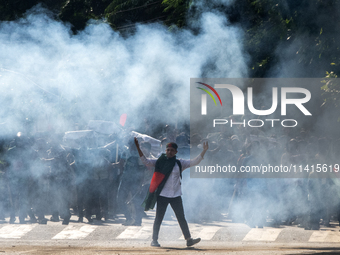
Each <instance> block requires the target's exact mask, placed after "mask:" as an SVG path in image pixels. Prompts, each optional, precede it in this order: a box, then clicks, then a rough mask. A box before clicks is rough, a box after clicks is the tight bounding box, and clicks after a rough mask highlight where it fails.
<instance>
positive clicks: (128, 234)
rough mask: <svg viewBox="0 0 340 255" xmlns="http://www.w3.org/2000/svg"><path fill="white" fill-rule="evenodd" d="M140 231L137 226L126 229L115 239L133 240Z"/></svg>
mask: <svg viewBox="0 0 340 255" xmlns="http://www.w3.org/2000/svg"><path fill="white" fill-rule="evenodd" d="M140 230H141V227H138V226H129V227H127V228H126V229H125V230H124V231H123V232H122V233H120V235H119V236H117V237H116V239H133V238H134V236H135V235H136V234H137V233H138V232H139V231H140Z"/></svg>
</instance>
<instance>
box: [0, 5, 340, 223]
mask: <svg viewBox="0 0 340 255" xmlns="http://www.w3.org/2000/svg"><path fill="white" fill-rule="evenodd" d="M209 2H214V3H217V2H218V3H219V6H224V5H228V3H230V2H233V1H227V0H225V1H218V0H214V1H209ZM196 4H197V6H196V7H197V8H200V9H202V10H203V9H206V8H207V6H206V5H200V2H198V3H196ZM208 7H209V6H208ZM207 9H209V8H207ZM189 23H190V22H189ZM190 25H191V26H192V28H193V29H192V30H190V29H187V30H186V29H183V30H176V31H169V30H168V29H167V28H166V27H164V26H162V25H161V24H147V25H137V27H136V31H135V33H134V34H131V35H130V36H127V37H122V36H121V35H120V34H119V33H118V32H115V31H113V30H112V29H111V28H110V27H109V25H107V24H105V23H104V22H103V23H100V24H98V23H89V24H88V26H87V27H86V29H85V30H84V31H81V32H79V33H78V34H76V35H73V34H72V33H71V29H70V25H68V24H63V23H61V22H59V21H56V20H54V19H53V15H52V14H51V13H50V12H49V11H47V10H46V9H44V8H41V7H40V6H37V7H34V8H33V9H32V10H30V11H28V12H27V14H26V16H25V17H24V18H22V19H19V20H17V21H13V22H1V23H0V45H1V49H0V60H1V61H0V102H1V108H0V136H1V144H0V145H1V146H0V150H1V154H0V155H1V158H0V162H1V165H0V167H1V168H0V170H1V171H3V169H6V171H7V172H6V173H8V174H7V176H6V178H8V179H1V180H5V181H6V182H8V184H9V185H8V187H6V188H5V190H7V191H6V192H7V193H8V194H7V193H6V194H7V195H8V196H7V197H6V198H5V199H4V198H3V197H0V217H1V216H2V215H1V212H2V211H3V210H2V208H4V211H5V212H6V213H8V214H6V216H8V215H9V214H10V215H11V221H12V216H13V215H15V216H19V218H20V221H22V220H24V219H25V216H26V215H27V214H29V216H30V218H31V219H33V218H34V215H32V213H38V214H39V213H40V214H39V215H36V216H37V217H38V218H39V219H40V220H41V222H42V223H43V222H44V215H43V214H44V213H51V212H55V211H58V212H59V214H60V215H63V217H64V219H67V218H68V216H69V215H68V209H69V208H68V206H72V205H73V206H74V205H76V204H77V203H78V202H79V201H76V200H77V199H76V197H77V196H75V195H74V194H78V199H80V200H81V201H80V202H79V203H83V205H84V203H85V202H84V201H85V200H86V199H88V198H89V196H90V197H91V199H92V200H91V201H92V202H93V203H92V204H91V206H92V207H93V208H98V206H97V204H96V203H97V202H98V201H99V199H97V200H96V199H93V197H92V195H93V194H95V197H96V198H98V197H100V198H101V199H102V198H103V196H105V192H106V191H107V190H108V189H109V188H108V187H114V190H112V189H111V190H110V192H111V193H110V194H109V196H110V197H109V198H108V201H109V205H107V204H106V206H107V207H109V208H111V210H112V211H111V212H113V213H119V212H121V211H119V210H122V207H120V206H124V205H126V204H127V203H128V204H131V203H135V204H136V202H135V200H134V199H137V196H136V194H138V193H137V192H139V191H140V190H141V189H139V188H137V189H136V191H135V192H134V193H132V192H131V190H129V189H128V190H127V191H126V193H125V194H124V195H126V194H127V193H128V192H130V193H129V194H128V195H126V197H125V198H126V199H125V201H123V203H122V204H119V201H118V202H117V201H116V202H117V204H119V205H117V204H116V202H112V201H113V200H114V198H115V197H117V192H118V186H119V181H120V180H121V179H119V178H120V177H121V176H122V169H120V168H119V162H122V161H121V160H122V159H124V158H125V159H126V158H128V157H129V156H131V157H136V156H138V155H137V151H136V150H135V147H134V143H133V141H131V139H130V138H131V137H130V136H129V135H130V134H131V132H130V131H136V132H137V133H138V134H140V136H139V137H140V143H141V147H142V150H144V151H145V154H146V153H150V150H154V147H155V146H154V145H155V144H161V146H164V144H166V142H170V141H176V142H177V144H178V157H180V158H189V156H190V154H192V155H194V156H197V155H198V154H199V153H200V152H201V151H202V142H203V141H206V140H208V141H209V147H210V149H209V151H208V152H207V153H206V155H205V159H204V161H203V162H204V164H206V165H209V166H210V167H203V166H202V165H201V166H199V167H198V168H194V169H191V171H192V170H194V171H195V170H196V171H201V173H203V174H204V177H209V178H207V179H204V178H201V179H200V178H189V177H190V176H189V175H190V171H188V170H187V171H184V173H183V180H182V187H183V194H184V196H183V200H184V204H185V207H186V216H187V218H188V220H189V221H190V222H202V221H211V220H218V219H221V217H222V216H223V213H227V214H228V217H231V218H232V219H233V220H235V221H238V222H247V223H253V222H252V221H253V220H262V221H263V218H262V217H263V216H268V218H270V219H272V220H273V222H275V223H277V224H281V223H283V222H286V223H288V224H289V223H291V222H293V221H294V220H295V221H297V219H299V220H301V219H304V218H305V219H306V218H308V217H307V216H306V215H310V210H311V209H310V208H311V207H312V208H314V209H315V210H319V209H320V210H321V209H324V208H321V206H320V204H318V201H322V204H327V205H328V206H330V208H331V209H335V207H337V206H338V205H339V202H338V201H340V199H337V197H338V195H339V194H340V190H339V182H338V179H336V178H333V179H332V180H330V179H327V181H325V182H321V181H320V180H319V179H317V178H313V176H314V175H315V174H314V173H318V172H320V171H321V172H324V173H326V174H330V176H331V177H334V175H336V174H337V172H338V171H339V163H340V162H339V161H338V160H339V159H338V158H339V157H338V151H339V149H340V148H339V144H340V143H339V130H340V128H339V125H338V122H337V119H336V118H335V117H336V116H338V114H337V113H336V110H334V109H333V110H332V109H327V111H324V110H320V105H321V103H322V100H321V98H320V97H315V95H320V86H296V87H301V88H305V89H307V90H308V91H310V94H311V99H310V100H307V99H308V95H307V94H306V93H305V96H303V97H301V98H299V99H300V101H301V102H304V100H305V101H308V103H306V105H305V109H307V110H308V112H310V113H311V114H312V117H311V118H309V119H308V116H305V115H307V114H303V113H302V112H301V109H299V108H298V107H295V108H289V110H287V117H284V119H282V118H281V116H277V115H276V113H279V115H281V110H282V109H281V105H280V103H278V102H276V103H277V104H276V103H275V102H272V101H271V100H267V99H268V98H270V99H271V98H277V99H278V101H279V100H280V99H279V95H278V94H276V92H275V91H276V90H275V89H273V87H277V88H279V87H281V86H278V85H276V84H272V83H270V82H268V83H265V84H262V85H261V86H256V84H255V85H253V86H247V85H246V84H245V83H243V82H242V80H239V81H241V82H240V83H238V84H236V83H230V84H234V85H237V87H238V88H239V89H240V90H241V91H242V93H243V92H245V91H246V89H247V87H253V91H251V93H252V96H251V97H250V98H251V99H252V100H253V101H252V102H251V104H249V105H250V106H251V107H253V113H261V112H262V113H263V112H264V111H266V110H270V112H271V111H273V110H274V108H275V106H277V107H276V108H275V111H273V116H268V118H263V116H261V114H256V116H254V115H251V114H247V110H248V109H247V108H245V111H244V115H238V113H237V112H236V113H237V114H235V115H233V112H232V111H224V110H221V109H222V108H219V107H220V106H219V105H218V103H219V101H217V100H216V105H215V104H214V103H213V102H212V100H209V97H208V96H206V97H205V100H206V106H205V109H203V110H205V111H206V113H207V115H209V111H210V109H213V108H214V107H215V108H214V109H215V110H217V111H219V113H218V114H217V115H216V117H215V121H214V122H213V121H211V122H208V121H206V122H201V121H200V119H190V117H191V114H190V110H191V108H193V109H195V110H197V111H198V114H197V115H198V116H200V117H201V116H202V115H201V112H202V104H201V99H202V98H203V97H201V96H202V93H204V92H203V90H198V89H196V87H197V86H196V85H197V84H196V85H195V90H196V92H195V93H197V95H198V97H196V96H195V100H194V102H192V100H193V97H191V98H189V95H190V94H191V93H190V89H191V87H192V86H191V85H192V84H190V78H193V77H209V78H214V77H216V78H220V77H232V78H243V77H247V76H248V74H247V71H246V70H247V69H248V66H247V59H248V58H249V56H248V55H247V54H246V53H245V52H244V51H243V46H242V41H243V39H244V32H243V31H242V30H241V29H240V28H239V27H236V26H232V25H231V24H230V23H229V22H228V20H227V18H226V17H225V16H224V15H221V14H219V12H218V11H214V10H213V9H210V10H209V11H208V12H203V14H202V15H201V16H200V17H199V18H198V19H196V20H194V21H193V22H191V23H190ZM192 31H195V33H194V32H192ZM287 50H289V49H287ZM295 52H296V51H294V54H295ZM282 54H285V53H282ZM277 55H278V56H281V57H280V58H279V60H280V61H281V62H280V63H279V64H278V65H277V66H274V67H273V71H272V73H273V76H274V75H275V77H289V73H290V71H294V74H296V73H297V72H298V71H296V70H294V65H293V64H292V61H289V65H287V62H286V59H285V58H284V57H282V55H281V49H278V53H277ZM283 67H284V68H283ZM281 68H283V69H284V70H283V71H284V72H283V73H280V70H281ZM303 71H304V70H301V72H303ZM295 76H298V75H295ZM199 81H200V82H202V83H206V84H209V82H208V80H207V79H201V80H199ZM213 84H225V83H221V82H214V83H213ZM210 85H212V84H210ZM204 89H206V88H204ZM225 90H226V89H225ZM226 91H227V90H226ZM273 91H274V92H273ZM279 91H280V90H278V91H277V93H279ZM198 92H199V94H198ZM273 95H274V96H273ZM191 96H192V94H191ZM212 96H214V95H213V94H212ZM305 98H306V99H305ZM286 99H287V98H286ZM190 101H191V102H190ZM221 101H222V102H223V107H224V106H229V107H230V109H232V108H231V105H232V103H233V102H232V97H231V95H225V98H222V100H221ZM264 102H265V103H264ZM221 105H222V103H221ZM303 105H304V104H303ZM262 107H263V108H262ZM272 107H273V108H272ZM288 107H289V105H288V106H287V109H288ZM203 108H204V107H203ZM271 109H272V110H271ZM236 110H240V108H239V109H235V111H236ZM274 112H275V113H274ZM305 113H306V112H305ZM123 114H124V115H123ZM288 115H289V116H288ZM121 116H124V117H123V119H124V121H123V122H121V123H120V120H121ZM301 116H302V117H306V118H307V119H304V118H302V117H301ZM189 119H190V124H191V134H190V145H189V143H188V140H189V137H188V133H187V132H186V131H187V130H188V128H187V127H188V124H189ZM285 120H286V121H285ZM289 120H290V122H289ZM294 121H296V122H294ZM122 123H124V124H122ZM169 123H170V124H171V125H168V126H166V128H164V130H162V131H159V130H157V127H159V125H163V124H164V125H165V124H169ZM231 123H234V124H235V123H238V124H236V125H234V124H233V125H230V124H231ZM213 124H215V127H213ZM295 124H296V125H295ZM288 125H289V126H291V127H285V126H288ZM240 126H241V127H242V128H240ZM213 128H215V129H213ZM89 129H90V130H89ZM103 130H105V131H103ZM111 130H112V134H111V135H109V134H108V132H111ZM182 131H183V132H184V134H183V133H181V132H182ZM18 132H21V135H20V136H19V135H18V136H17V133H18ZM185 132H186V133H185ZM135 134H136V133H135ZM145 135H147V136H150V137H151V138H154V139H155V140H153V139H151V138H150V141H154V142H155V143H153V144H151V143H150V141H149V142H147V141H145V140H144V141H143V137H144V138H145V137H146V136H145ZM160 140H161V141H160ZM143 146H144V147H143ZM163 151H164V147H163ZM127 155H129V156H127ZM149 155H150V156H152V155H151V153H150V154H149ZM155 156H156V155H155ZM3 162H5V163H3ZM112 163H117V165H115V167H117V168H115V169H114V170H112V169H111V167H112ZM132 164H133V162H132ZM138 167H140V166H138ZM241 167H243V168H242V171H245V172H246V173H251V172H255V173H258V171H260V173H261V174H262V173H263V174H266V173H271V174H272V177H273V178H272V179H269V178H267V179H266V178H262V179H252V178H248V179H242V178H210V177H215V176H216V175H215V174H216V173H217V172H218V171H219V174H222V175H223V176H224V177H225V176H226V175H225V174H226V173H228V172H229V173H232V174H234V173H235V172H236V173H237V171H238V170H240V169H241ZM103 169H104V171H103ZM107 169H110V171H111V170H112V171H111V172H110V174H112V175H109V174H108V173H107V171H106V170H107ZM125 170H126V169H125ZM130 170H131V171H133V169H130ZM130 170H129V171H130ZM312 170H313V172H312ZM276 171H282V173H283V174H284V173H285V172H286V171H295V173H301V175H303V178H295V179H293V178H290V179H288V178H287V179H286V178H285V179H283V178H281V179H280V178H276V176H277V175H276V173H277V172H276ZM311 172H312V174H311ZM127 173H128V172H127ZM123 174H124V173H123ZM60 177H61V178H60ZM233 177H235V176H233ZM236 177H237V176H236ZM298 177H301V176H298ZM336 177H337V175H336ZM28 179H29V180H34V181H30V182H29V183H28V182H27V180H28ZM126 179H128V178H126ZM25 180H26V181H25ZM70 180H72V183H71V182H70ZM109 180H110V182H109ZM46 183H48V185H47V184H46ZM110 185H113V186H110ZM126 186H127V187H128V188H131V186H129V185H126ZM146 186H147V183H146ZM75 187H76V189H77V190H75ZM84 187H86V189H85V188H84ZM89 187H94V188H93V189H94V190H93V193H91V194H89V193H88V192H89V190H90V188H89ZM143 187H144V186H143ZM198 187H199V188H198ZM322 190H328V191H329V192H327V194H323V195H322V196H320V192H319V191H322ZM114 192H116V193H114ZM123 192H124V190H123ZM11 194H12V195H13V196H12V195H11ZM19 194H23V195H24V196H23V197H20V196H19ZM70 194H71V195H70ZM79 194H81V195H82V196H80V197H79ZM329 194H330V195H329ZM106 195H108V194H107V192H106ZM120 195H121V194H120ZM32 197H33V198H34V199H32ZM308 197H310V198H312V199H314V200H313V201H314V204H312V205H311V204H310V203H309V201H308ZM65 198H67V199H65ZM110 198H111V199H112V201H111V200H110ZM131 198H132V199H131ZM19 201H26V202H27V203H19ZM30 201H36V202H35V203H34V204H29V202H30ZM46 201H50V202H51V203H50V204H48V205H46ZM91 201H90V202H91ZM106 201H107V200H106ZM110 201H111V202H110ZM39 202H41V203H39ZM101 202H102V201H101ZM15 203H17V204H20V205H21V207H20V211H19V212H13V211H11V209H12V208H16V207H15V205H16V204H15ZM44 203H45V204H44ZM297 204H299V205H300V206H298V207H297V206H296V205H297ZM6 205H7V206H6ZM87 205H88V204H87ZM254 205H256V206H254ZM110 206H111V207H110ZM50 207H51V208H50ZM107 207H106V209H105V208H104V209H105V212H104V214H105V213H108V209H107ZM32 208H33V212H32V211H31V209H32ZM46 208H49V209H48V210H47V211H46ZM74 208H77V206H74ZM6 209H7V211H6ZM88 209H89V208H87V210H85V213H90V214H91V213H96V212H94V211H93V212H91V210H88ZM115 210H116V211H115ZM109 211H110V209H109ZM41 213H42V215H41ZM78 213H79V221H82V217H83V216H84V217H87V218H89V220H91V215H83V210H82V209H79V211H78ZM98 214H99V216H100V213H98ZM99 216H98V215H97V217H99ZM328 216H329V215H328ZM56 217H58V213H57V214H56V215H54V216H53V217H52V218H51V219H53V220H57V218H56ZM104 217H108V215H104ZM33 221H34V220H32V222H33ZM325 221H327V218H325ZM12 223H13V222H12ZM65 223H68V222H67V221H66V222H65ZM256 223H257V224H258V225H260V224H261V222H256ZM262 223H263V222H262ZM302 223H304V222H302Z"/></svg>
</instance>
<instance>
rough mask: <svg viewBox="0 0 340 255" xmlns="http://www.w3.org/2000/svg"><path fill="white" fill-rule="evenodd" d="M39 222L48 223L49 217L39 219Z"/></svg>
mask: <svg viewBox="0 0 340 255" xmlns="http://www.w3.org/2000/svg"><path fill="white" fill-rule="evenodd" d="M38 223H39V224H47V219H46V218H42V219H38Z"/></svg>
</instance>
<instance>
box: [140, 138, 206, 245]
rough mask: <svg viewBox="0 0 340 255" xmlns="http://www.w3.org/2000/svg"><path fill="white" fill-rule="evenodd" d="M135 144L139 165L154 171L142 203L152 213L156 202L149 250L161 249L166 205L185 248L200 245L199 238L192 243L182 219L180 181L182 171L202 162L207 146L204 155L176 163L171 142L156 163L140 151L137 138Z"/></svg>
mask: <svg viewBox="0 0 340 255" xmlns="http://www.w3.org/2000/svg"><path fill="white" fill-rule="evenodd" d="M135 144H136V147H137V150H138V154H139V156H140V158H141V160H142V162H143V163H144V164H145V165H146V166H154V167H155V172H154V174H153V177H152V180H151V185H150V188H149V193H148V195H147V197H146V199H145V200H144V202H143V206H144V210H145V211H147V210H149V209H152V208H153V207H154V205H155V203H156V202H157V209H156V218H155V221H154V225H153V234H152V242H151V246H154V247H160V244H159V243H158V234H159V229H160V226H161V223H162V221H163V218H164V215H165V211H166V208H167V206H168V204H170V205H171V207H172V209H173V210H174V212H175V214H176V218H177V220H178V223H179V225H180V227H181V230H182V233H183V235H184V238H185V240H186V241H187V246H192V245H194V244H196V243H198V242H200V241H201V239H200V238H196V239H193V238H192V237H191V235H190V231H189V227H188V223H187V221H186V219H185V216H184V209H183V202H182V197H181V195H182V191H181V180H180V177H181V176H182V171H183V170H184V169H186V168H189V167H191V166H194V165H197V164H199V163H200V162H201V161H202V159H203V157H204V154H205V153H206V151H207V150H208V149H209V145H208V142H205V143H204V144H203V151H202V152H201V153H200V154H199V155H198V156H197V157H196V158H195V159H193V160H178V159H176V154H177V148H178V146H177V144H176V143H173V142H171V143H168V144H167V146H166V149H165V154H162V155H161V156H160V157H159V158H158V159H148V158H146V157H145V156H144V154H143V152H142V150H141V149H140V147H139V143H138V140H137V138H135Z"/></svg>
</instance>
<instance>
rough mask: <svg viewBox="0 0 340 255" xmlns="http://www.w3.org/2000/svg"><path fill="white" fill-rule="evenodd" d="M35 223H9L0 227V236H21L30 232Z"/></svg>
mask: <svg viewBox="0 0 340 255" xmlns="http://www.w3.org/2000/svg"><path fill="white" fill-rule="evenodd" d="M34 227H35V225H9V226H5V227H2V228H1V229H0V238H21V237H22V236H24V235H25V234H27V233H28V232H30V231H31V230H32V229H33V228H34Z"/></svg>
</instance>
